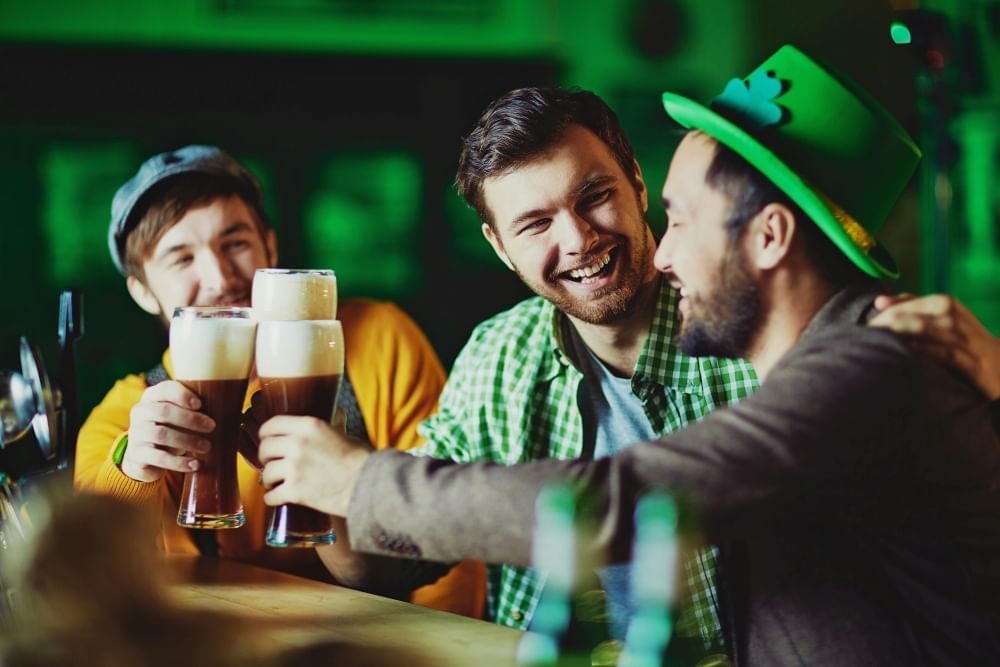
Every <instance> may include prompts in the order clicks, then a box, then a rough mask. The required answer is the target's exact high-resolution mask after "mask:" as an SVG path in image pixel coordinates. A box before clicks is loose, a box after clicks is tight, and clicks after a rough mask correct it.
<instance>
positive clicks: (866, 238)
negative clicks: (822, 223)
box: [813, 188, 875, 253]
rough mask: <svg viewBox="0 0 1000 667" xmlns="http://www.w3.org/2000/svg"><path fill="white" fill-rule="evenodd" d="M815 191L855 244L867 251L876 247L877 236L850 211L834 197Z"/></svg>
mask: <svg viewBox="0 0 1000 667" xmlns="http://www.w3.org/2000/svg"><path fill="white" fill-rule="evenodd" d="M813 192H815V193H816V194H817V195H819V198H820V199H822V200H823V203H824V204H826V207H827V208H828V209H830V213H832V214H833V217H834V219H835V220H836V221H837V224H838V225H840V228H841V229H843V230H844V232H845V233H846V234H847V236H848V237H849V238H850V239H851V240H852V241H854V245H856V246H858V247H860V248H861V249H862V250H864V251H865V253H867V252H868V251H869V250H871V249H872V248H874V247H875V237H873V236H872V235H871V234H869V233H868V230H867V229H865V228H864V227H862V226H861V223H860V222H858V221H857V220H855V219H854V218H853V217H851V214H850V213H848V212H847V211H845V210H844V209H842V208H840V207H839V206H837V204H836V203H835V202H834V201H833V200H832V199H830V198H829V197H827V196H826V195H824V194H823V193H822V192H819V191H818V190H816V189H815V188H813Z"/></svg>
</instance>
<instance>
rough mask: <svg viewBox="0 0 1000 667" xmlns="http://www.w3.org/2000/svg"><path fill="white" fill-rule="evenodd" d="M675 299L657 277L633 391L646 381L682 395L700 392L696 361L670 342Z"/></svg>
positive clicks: (676, 315) (675, 324)
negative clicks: (650, 321)
mask: <svg viewBox="0 0 1000 667" xmlns="http://www.w3.org/2000/svg"><path fill="white" fill-rule="evenodd" d="M678 298H679V294H678V293H677V290H675V289H674V288H673V287H671V286H670V283H669V282H668V281H667V279H666V278H665V277H664V278H661V280H660V293H659V295H658V297H657V300H656V310H655V311H654V312H653V323H652V325H650V327H649V336H648V337H647V338H646V344H645V345H644V346H643V348H642V353H641V354H640V355H639V361H638V362H637V363H636V366H635V373H634V374H633V376H632V387H633V389H634V390H638V389H639V387H641V386H642V385H643V384H645V383H647V382H653V383H655V384H658V385H660V386H662V387H670V388H672V389H676V390H678V391H682V392H685V393H696V392H701V390H702V382H701V369H700V367H699V365H698V360H697V359H695V358H693V357H689V356H688V355H686V354H684V353H683V352H681V351H680V350H679V349H678V348H677V345H676V344H675V343H674V339H675V338H676V336H677V332H678V331H679V330H680V326H681V324H680V322H681V319H680V312H679V310H678V308H677V301H678ZM636 393H639V392H638V391H636Z"/></svg>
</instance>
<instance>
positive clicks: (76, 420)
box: [58, 289, 83, 468]
mask: <svg viewBox="0 0 1000 667" xmlns="http://www.w3.org/2000/svg"><path fill="white" fill-rule="evenodd" d="M81 336H83V295H82V294H81V293H80V290H78V289H66V290H63V291H62V294H60V295H59V385H60V387H61V394H62V401H61V403H62V405H61V410H60V415H61V417H60V426H61V428H60V432H59V440H58V442H59V449H58V457H59V459H58V461H59V467H60V468H61V467H70V468H72V466H73V459H74V458H75V456H76V436H77V433H78V432H79V429H80V398H79V388H78V385H77V378H76V341H77V340H78V339H79V338H80V337H81Z"/></svg>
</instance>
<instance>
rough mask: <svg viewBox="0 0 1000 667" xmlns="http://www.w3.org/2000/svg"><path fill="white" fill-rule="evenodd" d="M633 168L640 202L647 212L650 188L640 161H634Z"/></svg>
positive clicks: (643, 209)
mask: <svg viewBox="0 0 1000 667" xmlns="http://www.w3.org/2000/svg"><path fill="white" fill-rule="evenodd" d="M632 169H633V172H632V173H633V175H634V176H635V189H636V190H637V191H638V193H639V202H640V203H641V204H642V212H643V213H645V212H646V211H647V210H648V209H649V189H648V188H647V187H646V181H644V180H643V179H642V168H641V167H640V166H639V162H638V161H636V160H633V161H632Z"/></svg>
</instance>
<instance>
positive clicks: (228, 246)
mask: <svg viewBox="0 0 1000 667" xmlns="http://www.w3.org/2000/svg"><path fill="white" fill-rule="evenodd" d="M249 245H250V242H249V241H247V240H246V239H232V240H230V241H226V242H225V243H223V244H222V249H223V250H227V251H229V250H243V249H244V248H246V247H247V246H249Z"/></svg>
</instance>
